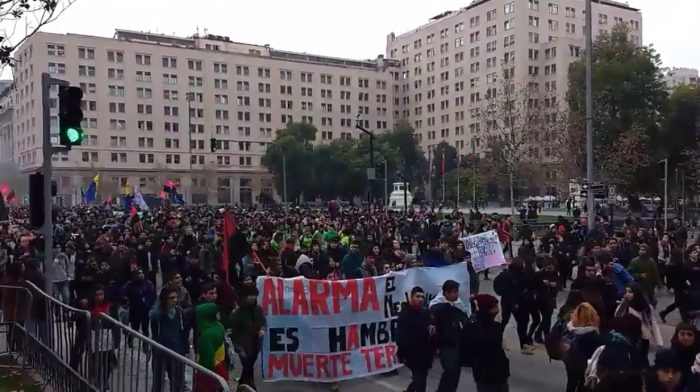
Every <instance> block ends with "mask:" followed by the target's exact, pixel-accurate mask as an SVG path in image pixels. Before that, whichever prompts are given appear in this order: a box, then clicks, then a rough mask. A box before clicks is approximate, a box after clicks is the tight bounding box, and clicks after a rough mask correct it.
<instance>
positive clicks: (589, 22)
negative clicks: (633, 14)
mask: <svg viewBox="0 0 700 392" xmlns="http://www.w3.org/2000/svg"><path fill="white" fill-rule="evenodd" d="M591 1H592V0H586V26H585V29H584V30H585V31H584V35H585V37H586V51H585V52H584V54H585V62H586V177H587V179H588V183H589V184H592V183H593V177H594V173H593V6H592V5H591ZM587 204H588V228H589V229H593V228H594V227H595V200H594V196H593V192H588V200H587Z"/></svg>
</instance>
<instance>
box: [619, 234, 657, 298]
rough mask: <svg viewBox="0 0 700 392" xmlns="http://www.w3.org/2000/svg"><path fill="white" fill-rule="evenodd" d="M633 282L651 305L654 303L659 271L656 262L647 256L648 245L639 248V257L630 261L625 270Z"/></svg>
mask: <svg viewBox="0 0 700 392" xmlns="http://www.w3.org/2000/svg"><path fill="white" fill-rule="evenodd" d="M627 270H628V272H629V273H630V275H632V277H633V278H634V280H635V281H636V282H637V283H639V285H640V286H641V288H642V291H644V294H646V295H647V297H648V298H649V301H650V302H651V303H655V302H656V300H655V298H654V297H655V294H656V293H655V290H656V288H657V287H659V286H660V285H661V281H660V279H659V269H658V267H657V265H656V262H655V261H654V260H653V259H652V258H651V256H649V245H647V244H642V245H640V246H639V256H637V257H635V258H634V259H632V261H631V262H630V266H629V268H628V269H627Z"/></svg>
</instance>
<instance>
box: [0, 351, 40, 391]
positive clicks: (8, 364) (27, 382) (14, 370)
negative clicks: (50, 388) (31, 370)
mask: <svg viewBox="0 0 700 392" xmlns="http://www.w3.org/2000/svg"><path fill="white" fill-rule="evenodd" d="M42 391H43V390H42V389H41V388H40V387H39V386H38V385H36V384H35V383H34V380H32V378H31V377H29V375H28V374H27V373H26V372H23V371H22V369H21V367H20V366H19V364H17V363H15V362H14V361H12V360H11V359H10V358H3V359H0V392H42Z"/></svg>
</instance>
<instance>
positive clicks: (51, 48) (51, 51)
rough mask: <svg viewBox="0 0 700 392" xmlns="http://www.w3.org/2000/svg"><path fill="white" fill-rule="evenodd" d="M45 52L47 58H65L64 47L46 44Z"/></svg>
mask: <svg viewBox="0 0 700 392" xmlns="http://www.w3.org/2000/svg"><path fill="white" fill-rule="evenodd" d="M46 52H47V54H48V55H49V56H58V57H65V56H66V47H65V46H63V45H56V44H47V45H46Z"/></svg>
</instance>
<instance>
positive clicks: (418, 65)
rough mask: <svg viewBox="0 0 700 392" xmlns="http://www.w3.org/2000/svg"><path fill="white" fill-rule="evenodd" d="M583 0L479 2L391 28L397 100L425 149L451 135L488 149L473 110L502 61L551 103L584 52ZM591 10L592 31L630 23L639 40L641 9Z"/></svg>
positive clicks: (552, 176)
mask: <svg viewBox="0 0 700 392" xmlns="http://www.w3.org/2000/svg"><path fill="white" fill-rule="evenodd" d="M584 5H585V3H584V1H581V0H527V1H513V0H476V1H473V2H472V3H471V4H470V5H469V6H467V7H465V8H463V9H460V10H458V11H451V12H445V13H443V14H440V15H437V16H435V17H433V18H431V20H430V22H429V23H428V24H426V25H424V26H421V27H419V28H417V29H415V30H413V31H410V32H407V33H405V34H401V35H395V34H394V33H391V34H389V36H388V37H387V56H388V57H389V58H391V59H396V60H399V61H400V63H401V76H400V88H399V90H398V92H397V94H396V95H395V98H394V100H395V104H396V107H397V110H398V111H399V112H400V116H401V117H404V118H407V119H408V120H409V121H410V123H411V124H412V125H413V127H414V128H415V130H416V137H417V138H418V139H419V140H420V141H421V144H422V147H423V150H426V149H430V148H431V147H432V146H435V145H437V144H438V143H440V142H442V141H446V142H448V143H449V144H451V145H453V146H455V147H456V148H457V149H458V150H459V151H460V152H461V154H463V155H464V154H467V153H471V152H472V149H475V150H476V151H475V152H476V154H477V155H480V154H483V149H484V147H485V143H483V141H482V140H481V138H480V135H482V133H481V127H482V125H481V124H480V121H481V119H480V118H477V114H476V113H477V110H478V109H479V108H482V107H483V105H484V102H483V101H484V100H485V99H486V97H487V94H490V93H491V92H492V91H497V89H499V87H500V86H499V83H500V82H499V79H500V77H501V76H502V75H503V73H502V66H503V64H509V66H512V67H513V70H514V75H513V76H512V78H513V79H514V80H516V81H519V82H520V83H525V82H527V83H534V84H536V85H537V86H536V87H537V90H538V91H540V92H542V93H543V94H546V96H547V97H548V99H550V100H553V101H551V102H558V100H561V99H563V97H564V94H565V93H566V87H567V72H568V66H569V64H570V63H572V62H574V61H577V60H579V59H580V57H581V56H582V55H583V47H584V21H585V12H584V11H585V6H584ZM592 8H593V13H594V14H593V23H594V25H593V33H594V35H595V36H597V35H599V34H602V33H605V32H608V33H609V32H611V30H612V29H613V27H614V26H615V25H616V24H620V23H626V24H628V26H629V28H630V39H631V41H632V42H635V43H638V44H641V43H642V16H641V13H640V12H639V10H637V9H634V8H631V7H629V6H628V5H627V4H624V3H619V2H614V1H608V0H600V1H598V0H594V2H593V4H592ZM594 39H595V37H594ZM494 89H496V90H494ZM472 146H473V147H472ZM540 148H541V150H542V151H537V156H539V157H541V158H542V159H544V160H546V159H547V157H549V156H550V155H551V154H552V151H550V149H549V147H545V146H542V147H540ZM547 171H548V173H546V177H547V179H549V180H553V182H556V180H557V179H556V176H557V173H556V170H555V169H551V170H549V169H548V170H547Z"/></svg>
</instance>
